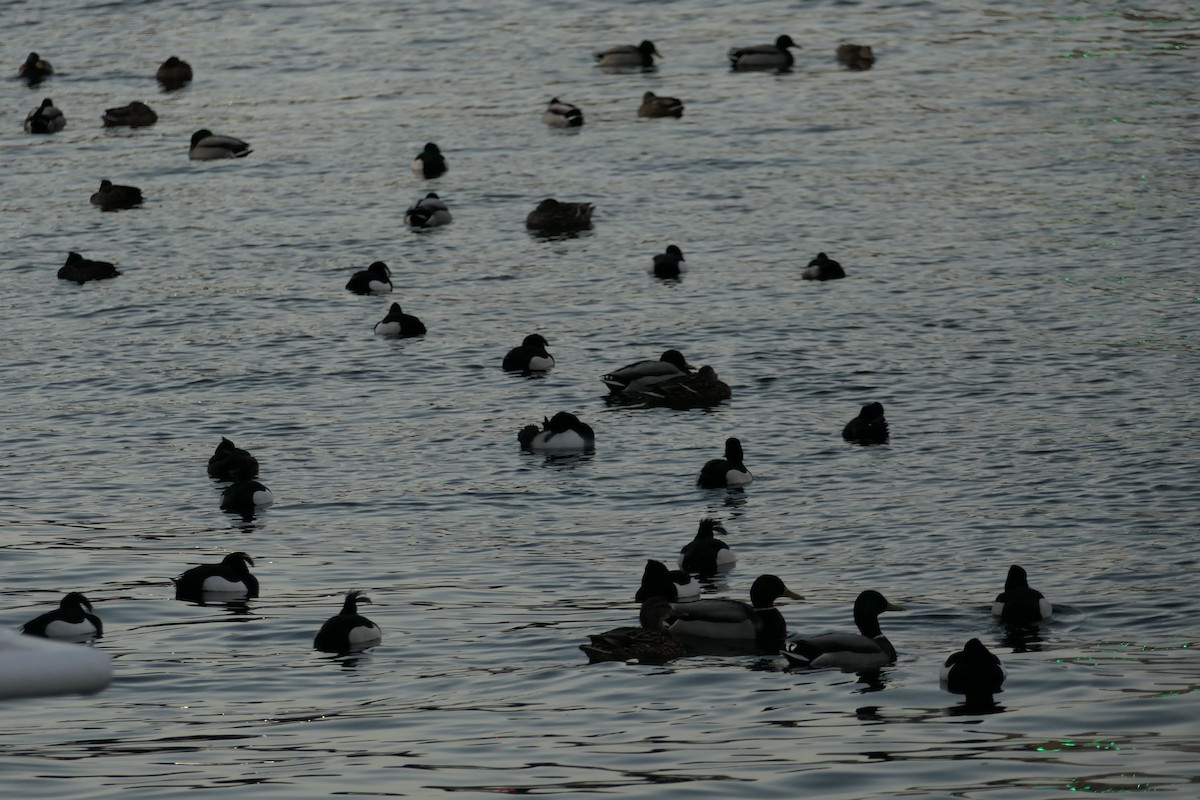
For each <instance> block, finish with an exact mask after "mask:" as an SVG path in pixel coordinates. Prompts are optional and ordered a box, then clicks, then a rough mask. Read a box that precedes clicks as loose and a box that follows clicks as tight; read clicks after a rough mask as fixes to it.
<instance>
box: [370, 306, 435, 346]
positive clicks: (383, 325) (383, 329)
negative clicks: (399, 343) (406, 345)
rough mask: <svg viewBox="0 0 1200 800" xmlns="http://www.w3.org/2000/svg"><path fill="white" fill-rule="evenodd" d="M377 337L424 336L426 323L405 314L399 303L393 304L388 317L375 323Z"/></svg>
mask: <svg viewBox="0 0 1200 800" xmlns="http://www.w3.org/2000/svg"><path fill="white" fill-rule="evenodd" d="M375 335H376V336H390V337H392V338H401V339H402V338H406V337H409V336H424V335H425V323H423V322H421V320H419V319H417V318H416V317H414V316H413V315H412V314H405V313H404V312H403V311H402V310H401V309H400V304H399V303H392V305H391V307H390V308H389V309H388V313H387V316H385V317H384V318H383V319H381V320H379V322H376V323H375Z"/></svg>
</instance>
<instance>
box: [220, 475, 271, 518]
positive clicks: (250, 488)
mask: <svg viewBox="0 0 1200 800" xmlns="http://www.w3.org/2000/svg"><path fill="white" fill-rule="evenodd" d="M274 502H275V495H273V494H272V493H271V490H270V489H268V488H267V487H266V486H263V485H262V484H261V483H259V482H258V481H256V480H252V479H250V478H242V479H239V480H235V481H234V482H233V483H231V484H229V485H228V486H226V487H225V489H224V490H223V491H222V492H221V510H222V511H232V512H234V513H237V514H243V515H245V514H252V513H253V512H254V511H255V510H257V509H259V508H265V507H266V506H269V505H271V504H272V503H274Z"/></svg>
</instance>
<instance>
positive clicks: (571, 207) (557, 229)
mask: <svg viewBox="0 0 1200 800" xmlns="http://www.w3.org/2000/svg"><path fill="white" fill-rule="evenodd" d="M592 210H593V207H592V204H591V203H564V202H562V201H560V200H555V199H554V198H553V197H548V198H546V199H545V200H543V201H542V202H540V203H538V206H537V208H535V209H534V210H533V211H530V212H529V216H527V217H525V227H526V228H529V229H531V230H536V231H541V232H542V233H563V232H565V231H586V230H590V229H591V227H592Z"/></svg>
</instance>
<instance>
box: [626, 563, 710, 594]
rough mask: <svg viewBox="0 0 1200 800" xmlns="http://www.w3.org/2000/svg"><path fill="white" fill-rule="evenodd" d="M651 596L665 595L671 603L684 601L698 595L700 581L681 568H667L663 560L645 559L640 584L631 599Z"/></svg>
mask: <svg viewBox="0 0 1200 800" xmlns="http://www.w3.org/2000/svg"><path fill="white" fill-rule="evenodd" d="M651 597H665V598H666V599H668V600H670V601H671V602H672V603H675V602H680V603H686V602H689V601H691V600H695V599H697V598H698V597H700V581H698V580H695V579H694V578H692V576H691V575H689V574H688V573H686V572H684V571H683V570H678V569H667V565H666V564H664V563H663V562H661V561H655V560H654V559H653V558H651V559H647V561H646V569H645V570H644V571H643V572H642V585H641V586H640V587H638V590H637V594H636V595H634V598H633V599H634V600H637V601H638V602H639V603H640V602H642V601H644V600H648V599H650V598H651Z"/></svg>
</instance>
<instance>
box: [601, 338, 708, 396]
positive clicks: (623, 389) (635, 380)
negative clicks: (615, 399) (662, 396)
mask: <svg viewBox="0 0 1200 800" xmlns="http://www.w3.org/2000/svg"><path fill="white" fill-rule="evenodd" d="M691 370H692V365H691V364H689V363H687V360H686V359H685V358H684V357H683V353H681V352H679V351H678V350H667V351H665V352H664V353H663V354H662V355H661V356H659V358H658V359H657V360H655V359H646V360H644V361H635V362H633V363H632V364H627V365H626V366H624V367H621V368H620V369H615V370H613V371H612V372H610V373H608V374H607V375H604V376H603V377H601V378H600V380H602V381H604V385H605V386H607V387H608V391H609V392H610V393H612V394H621V395H626V396H630V397H636V396H638V395H639V394H640V393H641V392H642V391H643V390H644V389H647V388H649V387H650V386H653V385H654V384H656V383H660V382H662V381H665V380H667V379H668V378H674V377H676V376H678V375H686V374H688V373H689V372H691Z"/></svg>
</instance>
